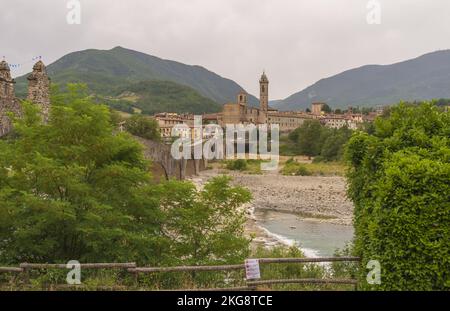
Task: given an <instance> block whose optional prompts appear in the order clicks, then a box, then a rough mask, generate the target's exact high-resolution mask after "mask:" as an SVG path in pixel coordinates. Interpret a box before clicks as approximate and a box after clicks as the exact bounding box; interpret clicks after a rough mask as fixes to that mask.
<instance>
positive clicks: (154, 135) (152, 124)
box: [125, 114, 161, 141]
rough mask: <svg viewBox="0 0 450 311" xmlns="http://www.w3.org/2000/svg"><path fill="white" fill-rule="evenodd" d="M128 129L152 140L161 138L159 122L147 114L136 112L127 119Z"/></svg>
mask: <svg viewBox="0 0 450 311" xmlns="http://www.w3.org/2000/svg"><path fill="white" fill-rule="evenodd" d="M125 128H126V130H127V131H128V132H129V133H131V134H133V135H135V136H139V137H142V138H146V139H151V140H156V141H158V140H160V139H161V135H160V132H159V126H158V122H156V120H155V119H153V118H149V117H147V116H143V115H139V114H135V115H133V116H131V117H130V118H129V119H127V120H126V121H125Z"/></svg>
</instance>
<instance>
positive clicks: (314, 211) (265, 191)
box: [193, 168, 353, 246]
mask: <svg viewBox="0 0 450 311" xmlns="http://www.w3.org/2000/svg"><path fill="white" fill-rule="evenodd" d="M221 173H223V170H220V169H218V168H214V169H212V170H208V171H204V172H202V173H201V175H200V176H198V177H196V178H194V179H193V181H194V183H196V184H198V185H202V184H204V183H205V182H206V181H207V180H208V179H210V178H212V177H214V176H217V175H220V174H221ZM226 173H227V175H229V176H231V177H233V183H234V184H236V185H241V186H243V187H246V188H247V189H249V190H250V191H251V192H252V195H253V200H252V202H251V203H249V204H247V205H246V206H245V208H246V209H247V210H248V216H249V217H248V222H247V226H246V231H247V234H249V235H252V236H253V237H254V242H255V243H256V244H264V245H266V246H271V245H276V244H278V243H279V241H277V239H276V238H274V237H273V236H271V235H270V234H269V233H268V232H267V231H265V230H264V229H263V228H261V227H260V226H258V224H257V220H256V218H255V217H254V215H253V211H254V210H264V209H265V210H275V211H280V212H288V213H293V214H296V215H298V217H301V218H302V219H307V220H312V221H318V222H329V223H334V224H340V225H351V224H352V215H353V204H352V202H351V201H350V200H348V199H347V197H346V194H345V193H346V181H345V178H344V177H339V176H332V177H322V176H283V175H281V174H279V173H278V172H266V173H264V174H262V175H250V174H245V173H241V172H234V171H227V172H226Z"/></svg>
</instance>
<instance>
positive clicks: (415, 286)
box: [346, 103, 450, 290]
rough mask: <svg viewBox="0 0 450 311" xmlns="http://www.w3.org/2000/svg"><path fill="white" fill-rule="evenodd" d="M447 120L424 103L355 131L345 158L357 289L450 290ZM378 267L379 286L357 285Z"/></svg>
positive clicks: (449, 126) (394, 111)
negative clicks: (371, 264)
mask: <svg viewBox="0 0 450 311" xmlns="http://www.w3.org/2000/svg"><path fill="white" fill-rule="evenodd" d="M449 137H450V114H449V113H448V112H442V111H440V110H439V109H438V108H437V107H436V106H434V105H433V104H432V103H422V104H420V105H407V104H404V103H401V104H400V105H398V106H396V107H394V108H393V109H392V110H391V111H390V115H389V116H388V117H387V118H380V119H377V121H376V122H375V128H374V134H373V135H369V134H367V133H356V134H355V135H354V136H353V137H352V138H351V140H350V142H349V144H348V148H347V151H346V158H347V160H348V163H349V164H350V166H351V169H350V170H349V173H348V180H349V191H348V194H349V196H350V197H351V199H352V200H353V202H354V203H355V212H354V213H355V234H356V236H355V254H356V255H358V256H361V257H362V259H363V261H362V267H361V268H362V269H361V274H360V275H359V277H360V279H361V284H366V285H365V288H367V289H371V288H375V289H385V290H448V289H450V281H449V280H450V256H449V254H450V226H449V224H450V196H449V193H450V183H449V180H450V139H449ZM370 260H378V261H379V262H380V264H381V269H382V275H381V281H382V284H381V285H379V286H369V285H367V283H366V282H365V281H364V280H365V277H366V273H367V271H366V269H365V265H366V264H367V262H368V261H370Z"/></svg>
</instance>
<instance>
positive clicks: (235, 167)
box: [226, 159, 247, 171]
mask: <svg viewBox="0 0 450 311" xmlns="http://www.w3.org/2000/svg"><path fill="white" fill-rule="evenodd" d="M226 168H227V169H229V170H232V171H245V170H246V169H247V161H246V160H244V159H238V160H233V161H227V163H226Z"/></svg>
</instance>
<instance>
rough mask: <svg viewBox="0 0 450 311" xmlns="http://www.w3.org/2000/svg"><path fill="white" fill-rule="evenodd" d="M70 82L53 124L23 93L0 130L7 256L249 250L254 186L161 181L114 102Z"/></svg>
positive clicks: (169, 256)
mask: <svg viewBox="0 0 450 311" xmlns="http://www.w3.org/2000/svg"><path fill="white" fill-rule="evenodd" d="M68 90H69V92H68V93H67V94H58V93H57V94H54V96H53V97H52V109H51V115H50V120H49V122H48V124H42V123H41V117H40V114H39V111H38V108H37V106H35V105H33V104H31V103H24V104H23V107H24V115H23V117H22V118H21V119H18V120H16V121H15V127H14V128H15V133H14V135H11V136H9V137H8V139H6V140H0V263H2V264H13V265H14V264H17V263H19V262H49V263H52V262H57V263H61V262H67V261H68V260H73V259H76V260H79V261H80V262H132V261H135V262H138V263H140V264H147V265H170V264H172V263H173V262H176V263H184V262H186V263H196V262H198V261H200V260H204V261H209V262H212V261H217V262H228V261H234V260H237V259H238V258H240V259H243V256H245V254H246V252H247V251H248V241H247V240H246V239H245V238H244V237H243V235H242V214H241V212H240V210H239V206H240V205H241V204H242V203H245V202H246V201H248V200H249V196H250V195H249V193H248V192H247V191H245V190H243V189H242V188H239V187H230V186H229V185H228V182H229V180H228V179H220V178H219V179H216V180H212V181H211V182H210V183H209V184H207V185H206V186H205V187H204V190H202V191H197V190H195V188H194V186H193V185H192V184H191V183H189V182H180V181H170V182H168V183H164V184H159V185H157V184H155V183H154V182H153V181H152V178H151V176H150V174H149V173H148V172H149V163H148V162H147V161H145V159H144V158H143V153H142V147H141V145H140V144H139V143H138V142H137V141H135V140H134V139H132V137H131V136H130V135H129V134H127V133H117V132H116V131H114V130H113V122H112V121H111V115H110V112H109V110H108V108H107V107H106V106H103V105H97V104H94V103H92V102H91V99H89V97H87V96H86V91H85V89H80V87H78V86H74V85H70V86H69V87H68ZM200 237H201V239H200ZM198 243H200V244H201V245H198ZM194 249H198V251H199V252H201V253H198V254H197V255H195V254H193V252H194Z"/></svg>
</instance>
